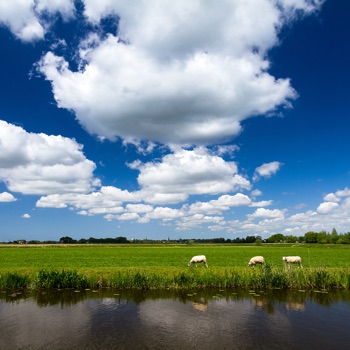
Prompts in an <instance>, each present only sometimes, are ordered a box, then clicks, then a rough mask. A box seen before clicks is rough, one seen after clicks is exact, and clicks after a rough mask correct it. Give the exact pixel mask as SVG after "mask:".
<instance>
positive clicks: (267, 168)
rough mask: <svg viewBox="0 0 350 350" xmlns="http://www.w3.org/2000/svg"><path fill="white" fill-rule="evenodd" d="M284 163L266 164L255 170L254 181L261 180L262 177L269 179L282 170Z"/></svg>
mask: <svg viewBox="0 0 350 350" xmlns="http://www.w3.org/2000/svg"><path fill="white" fill-rule="evenodd" d="M281 166H282V163H280V162H276V161H275V162H270V163H265V164H263V165H261V166H259V167H257V168H256V169H255V173H254V176H253V181H257V180H259V179H260V178H261V177H264V178H269V177H271V176H272V175H274V174H276V173H277V171H278V170H280V168H281Z"/></svg>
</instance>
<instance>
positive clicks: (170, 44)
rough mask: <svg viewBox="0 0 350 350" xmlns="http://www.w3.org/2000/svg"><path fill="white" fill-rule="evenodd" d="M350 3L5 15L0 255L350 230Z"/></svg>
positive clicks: (58, 6) (60, 8)
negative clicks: (17, 249) (56, 247)
mask: <svg viewBox="0 0 350 350" xmlns="http://www.w3.org/2000/svg"><path fill="white" fill-rule="evenodd" d="M349 10H350V3H349V2H348V1H346V0H337V1H330V0H328V1H317V0H313V1H311V0H298V1H292V0H252V1H239V0H237V1H234V0H230V1H222V2H208V1H200V0H198V1H187V0H186V1H185V0H184V1H177V2H176V3H173V2H170V1H169V2H167V1H158V0H152V1H148V2H145V3H144V2H141V1H134V2H127V1H114V0H105V1H99V2H95V1H91V0H81V1H72V0H58V1H55V2H50V1H45V0H37V1H34V0H28V1H24V2H19V1H13V2H2V3H1V4H0V42H1V47H2V50H1V55H0V70H1V73H0V77H1V80H0V219H1V228H0V234H1V236H0V240H1V241H12V240H16V239H27V240H32V239H33V240H58V239H59V238H60V237H62V236H66V235H68V236H71V237H73V238H75V239H80V238H89V237H96V238H97V237H116V236H125V237H128V238H130V239H131V238H140V239H143V238H151V239H167V238H168V237H169V238H171V239H177V238H180V237H181V238H208V237H224V238H235V237H245V236H247V235H260V236H262V237H264V238H267V237H269V236H270V235H272V234H275V233H283V234H285V235H296V236H299V235H303V234H305V233H306V232H308V231H310V230H313V231H321V230H326V231H331V230H332V228H336V229H337V231H338V232H348V231H349V230H350V185H349V180H350V162H349V157H348V150H349V146H348V134H349V130H350V120H349V110H350V108H349V88H348V81H349V80H350V69H349V62H350V47H349V34H350V24H349V21H348V18H347V14H348V13H349Z"/></svg>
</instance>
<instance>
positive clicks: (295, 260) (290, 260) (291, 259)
mask: <svg viewBox="0 0 350 350" xmlns="http://www.w3.org/2000/svg"><path fill="white" fill-rule="evenodd" d="M282 260H283V261H285V262H286V264H289V268H290V265H291V264H298V265H299V266H298V268H303V265H302V264H301V257H300V256H284V257H282Z"/></svg>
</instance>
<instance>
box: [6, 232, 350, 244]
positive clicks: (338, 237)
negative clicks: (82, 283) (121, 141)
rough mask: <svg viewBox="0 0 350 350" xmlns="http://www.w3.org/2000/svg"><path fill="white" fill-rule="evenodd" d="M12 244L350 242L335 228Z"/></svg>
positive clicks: (19, 242)
mask: <svg viewBox="0 0 350 350" xmlns="http://www.w3.org/2000/svg"><path fill="white" fill-rule="evenodd" d="M8 243H10V244H11V243H13V244H153V243H154V244H159V243H163V244H174V243H177V244H178V243H181V244H192V243H193V244H194V243H213V244H215V243H217V244H224V243H248V244H249V243H255V244H262V243H318V244H350V232H346V233H338V232H337V230H336V229H335V228H333V230H332V232H326V231H320V232H314V231H309V232H306V233H305V234H304V235H303V236H293V235H283V234H282V233H276V234H273V235H272V236H270V237H269V238H266V239H262V237H261V236H246V237H245V238H240V237H237V238H234V239H230V238H228V239H225V238H191V239H182V238H179V239H176V240H174V239H169V238H168V239H167V240H164V239H159V240H156V239H147V238H145V239H128V238H126V237H123V236H119V237H116V238H94V237H90V238H87V239H85V238H82V239H79V240H75V239H73V238H72V237H69V236H63V237H61V238H60V240H59V241H37V240H30V241H26V240H23V239H21V240H16V241H13V242H8Z"/></svg>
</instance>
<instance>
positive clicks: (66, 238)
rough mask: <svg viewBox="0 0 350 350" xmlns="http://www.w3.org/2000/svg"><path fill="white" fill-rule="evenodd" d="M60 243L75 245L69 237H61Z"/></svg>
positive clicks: (74, 241)
mask: <svg viewBox="0 0 350 350" xmlns="http://www.w3.org/2000/svg"><path fill="white" fill-rule="evenodd" d="M60 243H63V244H71V243H76V240H74V239H73V238H71V237H68V236H65V237H61V238H60Z"/></svg>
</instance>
